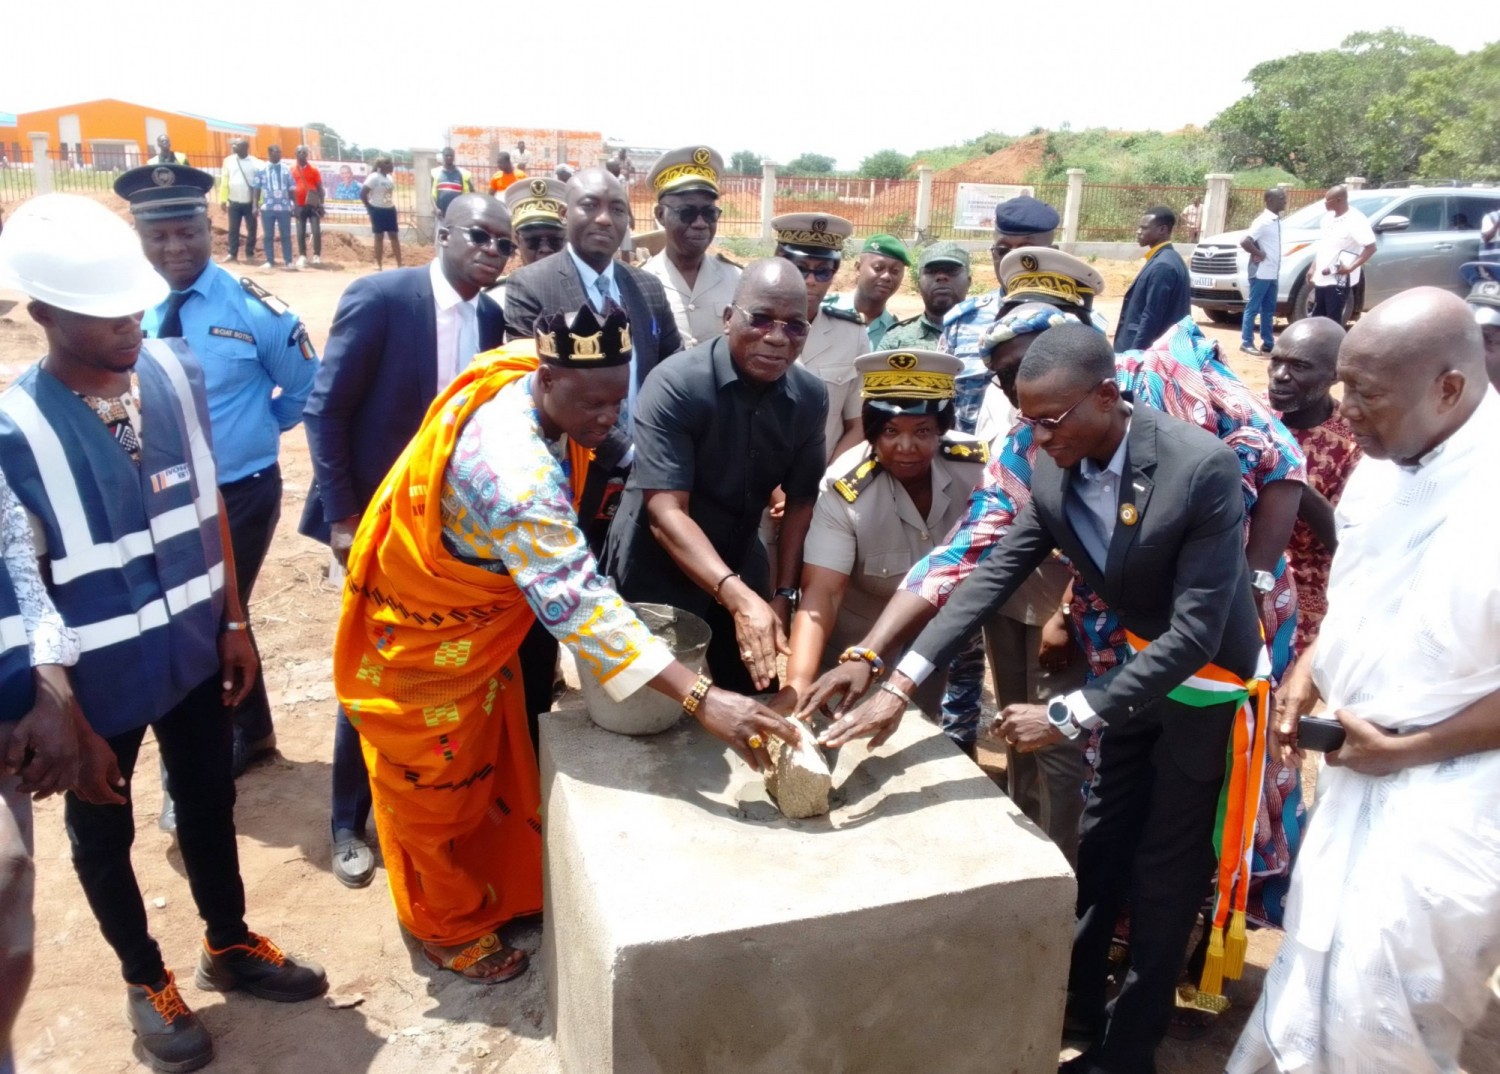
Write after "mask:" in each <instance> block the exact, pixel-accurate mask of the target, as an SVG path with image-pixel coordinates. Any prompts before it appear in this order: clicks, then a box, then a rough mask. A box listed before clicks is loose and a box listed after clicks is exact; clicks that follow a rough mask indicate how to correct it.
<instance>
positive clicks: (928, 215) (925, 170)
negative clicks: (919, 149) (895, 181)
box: [911, 164, 932, 242]
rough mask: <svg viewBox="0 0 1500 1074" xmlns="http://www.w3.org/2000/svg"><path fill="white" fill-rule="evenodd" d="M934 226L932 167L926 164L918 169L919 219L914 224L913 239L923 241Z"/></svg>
mask: <svg viewBox="0 0 1500 1074" xmlns="http://www.w3.org/2000/svg"><path fill="white" fill-rule="evenodd" d="M930 227H932V169H931V168H929V167H928V166H927V165H926V164H924V165H922V166H921V167H920V168H918V169H917V219H916V220H915V221H914V222H913V224H912V235H911V237H912V241H913V242H921V241H922V240H923V239H925V238H926V237H927V229H928V228H930Z"/></svg>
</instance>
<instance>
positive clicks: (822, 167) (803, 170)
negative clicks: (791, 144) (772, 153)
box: [786, 153, 834, 175]
mask: <svg viewBox="0 0 1500 1074" xmlns="http://www.w3.org/2000/svg"><path fill="white" fill-rule="evenodd" d="M833 165H834V160H833V158H832V157H825V156H824V155H823V154H822V153H803V154H802V155H801V156H797V157H793V158H792V159H791V160H790V161H788V162H787V166H786V170H787V174H789V175H828V174H830V173H831V172H832V171H833Z"/></svg>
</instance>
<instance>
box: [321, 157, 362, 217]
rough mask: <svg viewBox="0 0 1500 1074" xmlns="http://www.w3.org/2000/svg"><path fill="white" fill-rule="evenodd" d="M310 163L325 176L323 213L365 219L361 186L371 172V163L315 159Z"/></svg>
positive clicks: (328, 215)
mask: <svg viewBox="0 0 1500 1074" xmlns="http://www.w3.org/2000/svg"><path fill="white" fill-rule="evenodd" d="M309 163H311V164H312V166H313V167H315V168H317V169H318V173H319V174H320V175H322V176H323V193H324V195H325V197H324V201H323V215H324V216H325V217H344V216H357V217H359V218H360V219H364V217H365V215H366V213H365V203H364V202H362V201H360V200H359V187H360V184H361V183H363V182H364V181H365V176H367V175H369V174H370V165H368V164H366V163H365V162H364V161H362V160H314V161H310V162H309Z"/></svg>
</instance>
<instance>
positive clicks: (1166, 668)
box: [821, 325, 1265, 1074]
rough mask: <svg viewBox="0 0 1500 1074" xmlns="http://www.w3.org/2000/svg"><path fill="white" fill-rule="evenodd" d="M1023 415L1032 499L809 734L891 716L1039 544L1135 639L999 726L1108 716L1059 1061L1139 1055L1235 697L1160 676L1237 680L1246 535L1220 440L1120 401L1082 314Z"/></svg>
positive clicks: (1161, 1023)
mask: <svg viewBox="0 0 1500 1074" xmlns="http://www.w3.org/2000/svg"><path fill="white" fill-rule="evenodd" d="M1017 392H1018V394H1019V398H1020V403H1021V414H1022V416H1021V419H1020V420H1022V421H1026V422H1029V423H1030V424H1031V425H1032V427H1033V428H1034V430H1035V438H1036V444H1037V446H1038V447H1039V448H1041V449H1042V452H1043V455H1039V456H1038V457H1037V461H1036V468H1035V471H1034V474H1033V478H1032V483H1031V489H1032V500H1031V502H1030V504H1028V505H1027V507H1026V508H1025V509H1024V510H1023V511H1021V513H1020V514H1019V515H1018V516H1017V517H1016V521H1015V524H1014V525H1013V526H1012V527H1011V529H1010V531H1009V532H1008V533H1007V534H1006V535H1005V538H1004V540H1003V541H1002V542H1001V543H1000V545H999V546H998V547H997V548H996V549H995V550H994V552H993V553H992V554H991V555H990V557H989V558H988V559H986V560H985V561H984V563H983V564H981V565H980V566H979V567H978V568H977V569H976V570H975V571H974V573H973V575H972V576H971V577H970V578H969V579H968V580H967V581H965V582H964V583H962V584H961V585H960V586H959V587H958V588H957V589H956V590H955V591H954V594H953V597H952V599H950V600H949V601H948V603H947V604H946V605H945V606H944V608H943V610H942V611H941V612H939V613H938V615H937V618H936V619H934V620H933V621H932V622H931V623H929V624H928V625H927V627H926V629H924V630H923V632H922V633H921V635H920V636H919V637H918V638H917V640H916V642H915V643H914V644H913V645H912V648H911V651H910V652H908V653H907V655H906V656H905V657H904V658H903V659H902V660H901V662H900V664H899V665H898V666H897V667H896V670H895V671H894V672H893V673H892V675H891V677H890V678H889V679H888V680H886V681H884V682H882V683H881V685H880V689H879V690H877V691H875V692H874V693H872V694H871V695H870V696H869V698H868V699H867V700H866V701H865V702H864V703H863V704H862V705H860V706H859V707H858V708H855V709H854V710H853V711H851V712H849V713H848V714H847V715H845V716H843V717H841V718H840V719H838V720H837V721H836V722H835V723H834V724H833V725H832V726H831V727H830V728H829V729H828V730H827V731H826V732H825V733H824V734H823V736H822V739H821V741H822V742H823V744H824V745H828V746H839V745H842V744H843V743H845V742H848V741H849V740H851V739H853V738H857V737H861V736H865V735H874V736H875V738H874V743H875V744H877V745H878V744H879V743H880V742H882V741H884V740H885V738H887V737H888V736H889V734H890V733H891V731H893V730H894V729H895V726H896V724H897V723H898V722H899V721H900V719H901V716H902V714H903V712H904V711H905V709H906V708H907V703H906V695H908V694H909V693H910V692H911V691H912V690H914V689H915V688H916V686H917V685H918V684H920V683H921V681H922V680H923V679H925V678H926V676H927V675H929V674H931V672H932V669H933V668H935V667H943V666H945V664H946V662H947V661H948V660H949V659H950V658H951V657H952V655H953V653H954V651H955V650H956V648H957V647H958V645H959V643H960V642H961V641H962V639H963V638H964V637H966V636H967V635H968V634H970V633H971V632H972V631H973V630H974V629H975V628H976V627H977V626H978V625H979V624H980V623H982V622H984V621H985V620H986V619H988V618H989V616H990V615H992V614H993V613H994V611H995V610H996V609H997V608H999V607H1000V605H1002V604H1003V603H1005V601H1006V600H1007V599H1009V597H1010V596H1011V594H1012V593H1014V592H1015V590H1016V589H1017V588H1018V587H1019V586H1020V585H1021V583H1022V582H1024V581H1025V580H1026V578H1027V577H1029V576H1030V574H1031V572H1032V571H1033V570H1035V569H1036V568H1037V567H1038V566H1039V565H1041V563H1042V562H1043V561H1044V560H1045V559H1046V558H1047V556H1048V555H1050V554H1051V553H1052V551H1053V550H1054V549H1056V550H1060V551H1061V552H1062V553H1063V554H1064V555H1066V556H1067V557H1068V558H1069V559H1070V560H1071V561H1072V563H1073V565H1074V566H1075V568H1076V569H1077V570H1078V571H1079V573H1080V574H1081V575H1082V577H1083V578H1084V580H1085V581H1087V582H1088V583H1089V584H1090V585H1091V586H1093V587H1094V589H1095V590H1096V591H1097V592H1098V593H1099V595H1100V596H1101V597H1103V598H1104V600H1105V601H1106V602H1107V603H1108V604H1109V606H1110V607H1111V608H1113V609H1115V610H1116V612H1117V613H1118V614H1119V616H1120V619H1121V621H1122V623H1123V624H1124V626H1125V627H1126V629H1127V630H1129V631H1130V632H1131V633H1132V634H1135V635H1137V636H1139V637H1140V638H1142V639H1146V640H1147V641H1148V644H1146V646H1145V648H1143V649H1141V650H1140V651H1139V652H1138V653H1137V654H1136V655H1135V656H1134V657H1132V658H1131V659H1130V660H1127V661H1126V662H1125V663H1124V664H1122V665H1120V666H1119V667H1117V668H1116V669H1115V670H1114V671H1112V672H1110V673H1108V674H1106V675H1103V676H1101V677H1100V678H1099V679H1097V680H1095V681H1094V682H1093V683H1092V684H1090V685H1088V686H1085V687H1084V688H1082V689H1081V690H1077V691H1074V692H1073V693H1071V694H1067V695H1065V696H1063V697H1060V698H1057V699H1054V700H1053V701H1052V703H1051V704H1050V705H1048V706H1046V707H1043V706H1039V705H1013V706H1009V707H1008V708H1006V710H1005V711H1004V713H1002V716H1001V723H1000V728H999V732H1000V734H1001V735H1003V737H1004V738H1005V739H1006V740H1007V741H1008V742H1010V743H1012V744H1013V745H1014V746H1015V747H1016V748H1017V749H1020V750H1022V751H1028V750H1034V749H1038V748H1040V747H1042V746H1045V745H1047V744H1049V743H1052V742H1057V741H1060V740H1061V739H1062V738H1064V737H1067V738H1073V737H1077V736H1078V735H1081V734H1083V733H1084V731H1085V730H1086V729H1089V728H1093V727H1096V726H1098V725H1100V724H1101V723H1102V724H1104V725H1107V728H1108V730H1107V731H1106V732H1105V735H1104V739H1103V744H1102V746H1101V748H1100V757H1099V764H1098V768H1097V774H1096V776H1095V779H1094V783H1093V786H1092V787H1091V788H1090V791H1089V798H1088V804H1087V806H1086V807H1085V812H1084V819H1083V825H1082V838H1081V840H1080V843H1079V848H1078V904H1077V915H1078V923H1077V927H1076V930H1075V933H1074V943H1073V955H1072V964H1071V968H1070V972H1069V980H1068V1013H1069V1021H1070V1025H1071V1026H1072V1027H1074V1028H1075V1029H1076V1030H1077V1031H1079V1032H1080V1033H1081V1034H1082V1035H1084V1036H1086V1037H1088V1038H1089V1039H1090V1040H1091V1042H1092V1043H1091V1046H1090V1048H1089V1049H1088V1051H1086V1052H1085V1053H1084V1054H1083V1055H1082V1056H1080V1057H1078V1058H1077V1059H1074V1060H1070V1061H1069V1062H1068V1063H1067V1064H1065V1065H1064V1067H1063V1069H1064V1070H1065V1071H1068V1072H1070V1074H1071V1072H1075V1071H1077V1072H1087V1074H1138V1072H1139V1074H1145V1072H1149V1071H1153V1070H1154V1069H1155V1065H1154V1055H1155V1051H1156V1046H1157V1044H1158V1043H1159V1042H1160V1040H1161V1038H1162V1036H1163V1034H1164V1033H1165V1032H1166V1028H1167V1023H1168V1019H1169V1017H1170V1015H1171V1010H1172V1006H1173V1002H1174V991H1175V987H1176V984H1177V979H1178V975H1179V973H1180V971H1181V969H1182V963H1183V955H1184V952H1185V951H1186V949H1187V942H1188V937H1189V934H1190V933H1191V932H1192V928H1193V923H1194V920H1195V918H1196V915H1197V911H1198V909H1199V907H1200V906H1201V905H1202V904H1203V900H1204V896H1205V895H1207V893H1208V891H1209V882H1210V877H1211V874H1212V871H1213V866H1214V860H1215V850H1214V844H1213V834H1214V822H1215V815H1216V811H1217V807H1218V801H1219V793H1220V789H1221V787H1222V786H1223V782H1224V775H1225V750H1226V746H1227V744H1228V740H1229V734H1230V729H1231V725H1232V722H1233V720H1234V715H1235V711H1236V709H1237V707H1238V702H1237V701H1228V702H1224V703H1220V704H1214V705H1208V706H1205V707H1196V706H1193V705H1190V704H1187V703H1185V702H1184V701H1179V700H1177V699H1175V697H1174V696H1169V695H1170V694H1172V692H1173V691H1175V690H1177V688H1179V687H1180V686H1181V685H1182V684H1183V683H1184V682H1185V681H1186V680H1187V679H1188V678H1189V676H1192V675H1194V674H1195V673H1197V672H1198V671H1199V670H1200V669H1202V668H1203V667H1204V666H1205V665H1208V664H1215V665H1218V666H1219V668H1221V669H1222V670H1223V671H1226V672H1228V673H1230V675H1232V676H1235V677H1237V678H1239V679H1242V680H1248V679H1250V678H1251V677H1253V676H1255V675H1256V673H1257V671H1258V670H1260V669H1261V668H1262V661H1263V659H1264V655H1265V648H1264V645H1263V643H1262V641H1261V631H1260V620H1259V618H1258V616H1257V614H1256V610H1255V601H1254V599H1253V594H1252V589H1251V586H1250V575H1249V569H1248V567H1247V566H1246V562H1245V553H1244V502H1243V497H1242V495H1241V492H1240V469H1239V464H1238V462H1237V460H1236V456H1235V454H1234V452H1233V451H1231V450H1230V449H1229V448H1228V447H1226V446H1225V445H1223V444H1222V443H1220V442H1219V441H1218V440H1217V439H1216V438H1215V437H1213V436H1212V435H1210V434H1209V433H1207V432H1204V431H1203V430H1202V429H1199V428H1197V427H1195V426H1192V425H1189V424H1187V423H1185V422H1182V421H1178V420H1177V419H1175V418H1170V417H1167V416H1166V415H1163V414H1160V413H1156V412H1154V411H1152V410H1150V409H1148V408H1146V407H1139V408H1133V407H1132V405H1131V404H1130V402H1129V401H1128V400H1127V399H1125V398H1124V397H1123V396H1122V395H1121V394H1120V390H1119V388H1118V387H1117V385H1116V383H1115V364H1114V356H1113V354H1112V353H1111V350H1110V346H1109V344H1108V342H1107V341H1106V340H1105V338H1104V337H1103V336H1102V335H1100V334H1099V333H1098V332H1097V331H1095V330H1094V329H1092V328H1090V327H1087V326H1085V325H1061V326H1058V327H1056V328H1053V329H1052V330H1050V331H1048V332H1047V333H1046V334H1045V335H1043V336H1042V337H1041V339H1039V340H1038V341H1037V342H1036V343H1035V344H1034V345H1033V346H1032V347H1031V349H1030V351H1029V352H1028V353H1027V355H1026V358H1025V359H1024V360H1023V362H1022V364H1021V368H1020V371H1019V373H1018V375H1017ZM1127 900H1128V902H1129V904H1130V908H1131V946H1130V961H1131V968H1130V973H1129V975H1128V977H1127V978H1126V980H1125V983H1124V986H1123V987H1122V988H1121V991H1120V994H1119V997H1118V999H1116V1000H1115V1002H1114V1005H1113V1008H1112V1010H1110V1011H1109V1013H1108V1015H1106V1009H1105V974H1106V964H1107V959H1108V954H1109V943H1110V935H1111V932H1112V930H1113V927H1114V923H1115V920H1116V918H1117V917H1118V915H1119V911H1120V909H1121V907H1122V906H1123V905H1124V904H1125V902H1126V901H1127Z"/></svg>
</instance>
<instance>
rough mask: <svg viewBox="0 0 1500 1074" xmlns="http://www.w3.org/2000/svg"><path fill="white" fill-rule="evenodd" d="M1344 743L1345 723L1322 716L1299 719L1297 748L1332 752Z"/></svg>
mask: <svg viewBox="0 0 1500 1074" xmlns="http://www.w3.org/2000/svg"><path fill="white" fill-rule="evenodd" d="M1343 744H1344V725H1343V724H1341V723H1339V722H1338V721H1337V720H1330V719H1326V718H1324V717H1321V716H1304V717H1302V719H1300V720H1298V721H1297V748H1298V749H1304V750H1317V751H1318V752H1319V753H1332V752H1333V751H1334V750H1336V749H1338V748H1339V747H1341V746H1342V745H1343Z"/></svg>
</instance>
